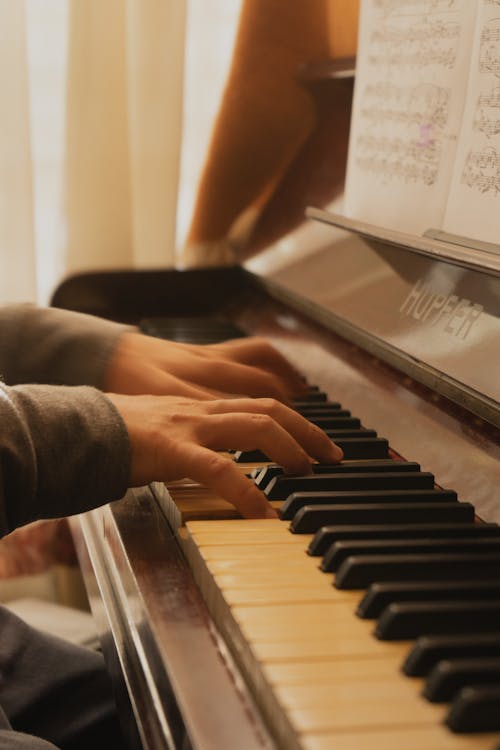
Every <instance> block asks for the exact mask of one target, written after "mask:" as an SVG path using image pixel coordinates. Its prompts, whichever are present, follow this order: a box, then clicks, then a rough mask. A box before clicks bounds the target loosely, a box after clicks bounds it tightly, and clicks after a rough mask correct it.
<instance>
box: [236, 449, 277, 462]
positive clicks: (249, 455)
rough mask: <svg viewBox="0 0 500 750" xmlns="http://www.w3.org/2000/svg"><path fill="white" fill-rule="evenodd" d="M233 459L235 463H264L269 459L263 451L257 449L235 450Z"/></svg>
mask: <svg viewBox="0 0 500 750" xmlns="http://www.w3.org/2000/svg"><path fill="white" fill-rule="evenodd" d="M233 460H234V461H235V462H236V463H237V464H257V463H262V464H265V463H267V462H268V461H269V458H268V457H267V456H266V454H265V453H263V452H262V451H259V450H251V451H236V452H235V454H234V458H233Z"/></svg>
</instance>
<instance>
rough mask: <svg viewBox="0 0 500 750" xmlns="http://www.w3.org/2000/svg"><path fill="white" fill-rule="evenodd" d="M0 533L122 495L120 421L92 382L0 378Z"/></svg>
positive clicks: (125, 470)
mask: <svg viewBox="0 0 500 750" xmlns="http://www.w3.org/2000/svg"><path fill="white" fill-rule="evenodd" d="M0 424H1V428H0V535H3V534H7V533H8V532H9V531H12V530H13V529H14V528H16V527H18V526H22V525H23V524H25V523H28V522H29V521H33V520H35V519H38V518H57V517H62V516H68V515H72V514H74V513H80V512H82V511H85V510H89V509H90V508H95V507H97V506H98V505H102V504H104V503H107V502H109V501H110V500H116V499H118V498H120V497H121V496H122V495H123V494H124V493H125V491H126V488H127V482H128V477H129V471H130V448H129V442H128V435H127V430H126V427H125V424H124V423H123V420H122V419H121V417H120V415H119V414H118V412H117V411H116V409H115V408H114V406H113V404H112V403H111V401H110V400H109V399H108V398H106V396H104V394H102V393H100V392H99V391H98V390H96V389H95V388H89V387H85V386H84V387H64V386H41V385H26V386H16V387H13V388H9V387H7V386H4V385H0Z"/></svg>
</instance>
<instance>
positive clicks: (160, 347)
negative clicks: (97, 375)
mask: <svg viewBox="0 0 500 750" xmlns="http://www.w3.org/2000/svg"><path fill="white" fill-rule="evenodd" d="M104 390H105V391H108V392H111V393H125V394H129V395H138V394H150V395H177V396H184V397H186V398H197V399H201V400H207V399H210V398H214V397H219V396H220V395H221V394H226V395H247V396H255V397H260V396H268V397H271V398H275V399H277V400H279V401H283V402H287V401H289V400H290V399H291V398H293V397H295V396H300V395H301V394H303V393H304V391H305V385H304V380H303V378H302V377H301V376H300V374H299V373H298V372H297V371H296V370H295V368H294V367H293V366H292V365H291V364H290V363H289V362H287V360H286V359H285V358H284V357H283V356H282V355H281V354H279V352H277V351H276V350H275V349H274V348H273V347H272V346H271V345H270V344H268V343H267V342H266V341H264V340H262V339H256V338H247V339H242V340H236V341H229V342H226V343H222V344H215V345H207V346H201V345H200V346H196V345H189V344H179V343H176V342H172V341H165V340H163V339H157V338H153V337H151V336H144V335H142V334H139V333H125V334H123V335H122V336H121V338H120V339H119V341H118V344H117V346H116V348H115V351H114V352H113V354H112V356H111V359H110V361H109V364H108V367H107V371H106V376H105V383H104Z"/></svg>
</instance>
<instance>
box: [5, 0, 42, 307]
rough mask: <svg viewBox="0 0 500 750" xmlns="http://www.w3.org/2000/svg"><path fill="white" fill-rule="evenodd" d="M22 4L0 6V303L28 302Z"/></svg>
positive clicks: (29, 215)
mask: <svg viewBox="0 0 500 750" xmlns="http://www.w3.org/2000/svg"><path fill="white" fill-rule="evenodd" d="M27 90H28V70H27V57H26V16H25V9H24V4H23V3H21V2H12V0H0V92H1V94H0V249H1V251H0V301H2V302H12V301H15V300H16V299H19V298H21V299H22V298H25V299H33V298H34V296H35V294H36V278H35V265H34V257H35V256H34V225H33V198H32V177H31V157H30V128H29V110H28V96H27Z"/></svg>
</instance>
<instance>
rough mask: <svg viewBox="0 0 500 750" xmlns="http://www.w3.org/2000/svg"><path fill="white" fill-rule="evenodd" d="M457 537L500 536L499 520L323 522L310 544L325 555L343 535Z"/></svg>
mask: <svg viewBox="0 0 500 750" xmlns="http://www.w3.org/2000/svg"><path fill="white" fill-rule="evenodd" d="M437 536H442V537H455V536H500V526H499V525H498V524H496V523H470V524H465V523H421V524H405V525H393V526H386V525H382V526H323V527H322V528H321V529H318V531H317V532H316V534H315V535H314V537H313V539H312V540H311V542H310V544H309V548H308V550H307V551H308V553H309V554H310V555H313V556H315V557H319V556H321V555H324V554H325V552H326V551H327V549H328V548H329V547H330V545H331V544H333V542H336V541H341V540H343V539H345V540H347V539H409V538H412V537H414V538H419V537H422V538H429V539H432V538H433V537H437Z"/></svg>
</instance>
